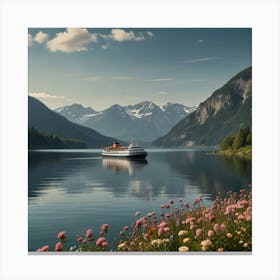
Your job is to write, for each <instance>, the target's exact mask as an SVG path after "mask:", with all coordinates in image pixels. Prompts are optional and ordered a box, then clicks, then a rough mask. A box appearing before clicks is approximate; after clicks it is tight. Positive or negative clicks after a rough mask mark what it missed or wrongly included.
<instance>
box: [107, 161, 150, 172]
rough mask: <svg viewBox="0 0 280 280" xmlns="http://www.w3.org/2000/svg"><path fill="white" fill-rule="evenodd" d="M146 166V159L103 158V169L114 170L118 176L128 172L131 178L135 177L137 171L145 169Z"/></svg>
mask: <svg viewBox="0 0 280 280" xmlns="http://www.w3.org/2000/svg"><path fill="white" fill-rule="evenodd" d="M146 164H148V161H147V160H146V159H127V158H102V166H103V168H108V169H113V170H114V173H116V174H118V173H119V172H122V171H128V173H129V175H130V176H134V175H135V172H136V170H137V169H142V168H144V166H145V165H146Z"/></svg>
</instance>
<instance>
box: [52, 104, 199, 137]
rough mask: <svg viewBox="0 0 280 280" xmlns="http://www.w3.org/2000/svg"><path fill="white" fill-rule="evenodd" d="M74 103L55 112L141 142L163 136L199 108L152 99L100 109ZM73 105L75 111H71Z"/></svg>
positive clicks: (112, 135) (112, 134) (93, 127)
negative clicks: (99, 110) (159, 103)
mask: <svg viewBox="0 0 280 280" xmlns="http://www.w3.org/2000/svg"><path fill="white" fill-rule="evenodd" d="M74 105H75V106H74ZM74 105H72V106H65V107H67V108H65V107H62V108H58V109H56V110H55V112H57V113H59V114H61V115H63V116H64V117H66V118H68V119H69V120H71V121H73V122H77V123H79V124H82V125H84V126H87V127H90V128H92V129H95V130H97V131H98V132H100V133H102V134H104V135H108V136H111V137H115V138H117V139H121V140H125V141H130V139H131V138H132V137H134V138H136V139H137V140H138V141H139V142H141V141H147V142H150V141H153V140H154V139H156V138H158V137H160V136H162V135H164V134H165V133H167V132H168V131H169V130H170V129H171V128H172V127H173V126H174V125H175V124H176V123H177V122H179V121H180V120H182V119H183V118H184V117H186V116H187V115H188V114H190V113H191V112H193V111H195V109H196V108H195V107H187V106H184V105H182V104H175V103H170V102H169V103H167V104H165V105H163V106H158V105H156V104H154V103H153V102H149V101H143V102H140V103H138V104H135V105H128V106H120V105H118V104H115V105H112V106H111V107H110V108H108V109H106V110H104V111H101V112H96V111H94V110H93V109H92V108H84V107H83V106H81V105H80V107H78V106H77V104H74ZM73 106H74V107H73ZM64 108H65V109H64ZM72 108H74V109H75V110H73V111H72ZM78 109H80V110H78Z"/></svg>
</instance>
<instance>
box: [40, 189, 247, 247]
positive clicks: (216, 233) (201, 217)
mask: <svg viewBox="0 0 280 280" xmlns="http://www.w3.org/2000/svg"><path fill="white" fill-rule="evenodd" d="M135 217H136V218H135V219H136V220H135V222H134V224H133V225H131V226H128V225H126V226H124V227H123V230H122V231H121V232H120V238H119V240H116V241H115V242H114V244H110V245H109V242H108V241H107V235H108V234H109V231H110V225H109V224H103V225H102V226H101V228H100V232H98V233H94V232H93V231H92V230H91V229H88V230H87V231H86V232H85V235H84V236H80V235H77V237H76V241H70V240H68V239H67V234H66V232H65V231H61V232H59V233H58V235H57V238H58V242H57V243H56V244H55V245H54V246H53V247H50V246H49V245H45V246H43V247H41V248H39V249H38V250H37V252H47V251H57V252H59V251H71V252H98V251H99V252H104V251H118V252H123V251H125V252H135V251H136V252H155V251H160V252H166V251H168V252H170V251H177V252H189V251H215V252H223V251H251V250H252V192H251V189H250V187H249V189H248V190H245V189H242V190H240V192H239V193H237V192H231V191H230V192H228V193H227V194H226V195H225V196H224V197H222V196H221V194H220V193H218V195H217V197H216V199H215V200H214V201H213V204H212V206H211V207H206V206H205V205H204V203H203V196H199V197H197V198H196V199H195V200H194V202H193V205H190V204H189V203H185V202H183V200H179V201H178V202H175V201H174V200H170V201H169V202H168V203H165V204H163V205H161V211H160V213H159V214H157V213H156V212H150V213H147V214H146V215H144V216H143V215H141V213H140V212H136V213H135Z"/></svg>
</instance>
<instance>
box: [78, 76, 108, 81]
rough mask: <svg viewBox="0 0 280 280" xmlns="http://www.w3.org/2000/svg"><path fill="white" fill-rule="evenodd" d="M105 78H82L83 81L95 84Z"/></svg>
mask: <svg viewBox="0 0 280 280" xmlns="http://www.w3.org/2000/svg"><path fill="white" fill-rule="evenodd" d="M102 78H103V77H102V76H89V77H85V78H82V79H81V80H82V81H87V82H95V81H99V80H101V79H102Z"/></svg>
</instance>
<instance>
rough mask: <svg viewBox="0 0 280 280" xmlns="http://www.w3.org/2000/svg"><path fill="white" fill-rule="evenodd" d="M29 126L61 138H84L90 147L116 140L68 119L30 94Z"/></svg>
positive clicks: (105, 144)
mask: <svg viewBox="0 0 280 280" xmlns="http://www.w3.org/2000/svg"><path fill="white" fill-rule="evenodd" d="M28 127H29V128H31V127H33V128H35V129H37V130H39V131H40V132H42V133H45V134H53V135H56V136H58V137H61V138H71V139H78V140H82V141H84V142H85V143H86V144H87V146H88V148H103V147H104V146H107V145H111V144H112V142H113V141H114V139H113V138H110V137H106V136H104V135H102V134H100V133H98V132H96V131H95V130H93V129H90V128H88V127H84V126H81V125H79V124H75V123H72V122H70V121H68V120H67V119H66V118H64V117H62V116H61V115H59V114H57V113H55V112H53V111H52V110H50V109H49V108H48V107H47V106H45V105H44V104H43V103H42V102H40V101H39V100H37V99H35V98H34V97H31V96H28Z"/></svg>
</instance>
